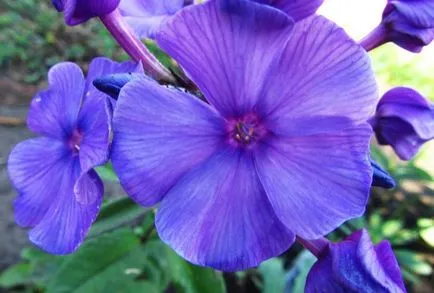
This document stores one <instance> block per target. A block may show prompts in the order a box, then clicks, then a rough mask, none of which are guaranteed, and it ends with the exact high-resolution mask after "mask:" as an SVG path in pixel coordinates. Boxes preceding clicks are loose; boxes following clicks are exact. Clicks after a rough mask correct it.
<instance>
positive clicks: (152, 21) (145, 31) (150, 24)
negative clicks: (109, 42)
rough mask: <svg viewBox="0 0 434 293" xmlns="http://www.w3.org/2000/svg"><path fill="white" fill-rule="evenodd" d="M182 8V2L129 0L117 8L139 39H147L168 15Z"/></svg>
mask: <svg viewBox="0 0 434 293" xmlns="http://www.w3.org/2000/svg"><path fill="white" fill-rule="evenodd" d="M183 7H184V0H150V1H149V0H129V1H121V3H120V5H119V8H120V10H121V13H122V15H123V16H124V17H125V19H126V20H127V22H128V23H129V24H130V25H131V27H132V28H133V29H134V31H135V32H136V34H137V35H138V36H139V37H142V38H147V37H150V36H152V35H153V34H154V33H155V32H157V31H158V29H159V27H160V25H161V24H162V23H163V21H164V20H166V19H167V17H169V16H170V15H173V14H175V13H176V12H177V11H178V10H180V9H182V8H183Z"/></svg>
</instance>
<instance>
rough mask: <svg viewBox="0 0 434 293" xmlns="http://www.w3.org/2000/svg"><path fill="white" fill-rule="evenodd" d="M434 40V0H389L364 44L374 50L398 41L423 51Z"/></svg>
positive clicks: (414, 50)
mask: <svg viewBox="0 0 434 293" xmlns="http://www.w3.org/2000/svg"><path fill="white" fill-rule="evenodd" d="M433 39H434V0H388V3H387V6H386V8H385V10H384V12H383V20H382V22H381V24H380V25H379V26H378V27H377V28H376V29H375V30H374V31H373V32H372V33H371V34H369V35H368V36H367V37H366V38H365V39H364V40H362V42H361V44H362V45H363V47H365V48H366V50H368V51H369V50H372V49H374V48H376V47H378V46H380V45H382V44H384V43H387V42H394V43H395V44H397V45H398V46H400V47H402V48H404V49H406V50H409V51H411V52H415V53H417V52H420V51H421V50H422V49H423V47H424V46H427V45H429V44H430V43H431V42H432V40H433Z"/></svg>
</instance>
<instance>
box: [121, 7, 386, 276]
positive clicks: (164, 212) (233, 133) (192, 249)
mask: <svg viewBox="0 0 434 293" xmlns="http://www.w3.org/2000/svg"><path fill="white" fill-rule="evenodd" d="M156 39H157V41H158V43H159V44H160V46H161V47H162V48H163V49H164V50H165V51H166V52H167V53H169V54H170V55H171V56H173V57H174V58H175V59H176V61H178V62H179V63H180V65H181V66H183V68H184V69H185V70H186V71H187V72H188V74H189V76H190V77H191V78H192V80H193V81H194V82H195V83H196V84H197V85H198V87H199V88H200V89H201V91H202V92H203V94H204V97H205V98H206V99H207V101H208V102H209V104H207V103H205V102H203V101H201V100H200V99H198V98H197V97H195V96H193V95H191V94H188V93H184V92H181V91H178V90H175V89H169V88H166V87H163V86H160V85H158V84H156V83H153V82H149V81H145V80H142V81H133V82H130V83H128V84H127V85H126V86H125V87H124V88H123V89H122V90H121V93H120V95H119V99H118V102H117V107H116V109H115V113H114V118H113V119H114V120H113V127H114V128H113V129H114V141H113V150H112V161H113V165H114V167H115V170H116V171H117V174H119V177H120V181H121V184H122V186H123V187H124V189H125V190H126V192H127V193H128V194H129V195H130V196H131V197H132V198H133V199H134V200H135V201H137V202H138V203H140V204H142V205H144V206H152V205H154V204H156V203H158V202H161V204H160V206H159V209H158V213H157V216H156V227H157V230H158V233H159V235H160V237H161V239H162V240H163V241H165V242H166V243H168V244H169V245H170V246H171V247H172V248H174V249H175V250H176V251H177V252H178V253H179V254H180V255H182V256H183V257H184V258H186V259H187V260H189V261H191V262H193V263H195V264H199V265H206V266H211V267H214V268H217V269H220V270H226V271H233V270H241V269H246V268H249V267H252V266H256V265H258V264H259V263H260V262H261V261H263V260H265V259H268V258H270V257H273V256H276V255H278V254H280V253H282V252H284V251H285V250H286V249H287V248H288V247H289V246H290V245H291V244H292V243H293V242H294V235H303V236H304V237H306V238H308V239H311V238H318V237H319V236H322V235H324V234H325V233H327V232H329V231H331V230H333V229H335V228H336V227H337V226H338V225H339V224H341V223H342V222H344V221H345V220H347V219H349V218H353V217H356V216H359V215H361V214H362V213H363V212H364V210H365V204H366V201H367V199H368V195H369V190H370V185H371V181H372V169H371V166H370V162H369V140H370V137H371V135H372V130H371V128H370V127H369V125H367V123H366V122H365V121H366V120H367V119H368V117H370V116H371V115H372V114H373V112H374V110H375V105H376V103H377V99H378V93H377V85H376V82H375V78H374V74H373V72H372V69H371V67H370V62H369V58H368V56H367V54H366V52H365V51H364V50H363V49H362V48H361V47H360V46H359V45H357V44H355V43H354V41H352V40H351V38H350V37H348V36H347V35H346V34H345V32H344V31H343V30H342V29H340V28H338V27H337V26H336V25H335V24H333V23H331V22H330V21H328V20H327V19H325V18H323V17H320V16H314V17H310V18H306V19H304V20H302V21H299V22H297V23H296V24H295V25H293V23H292V20H291V19H290V18H289V17H288V16H287V15H286V14H285V13H283V12H281V11H279V10H277V9H274V8H272V7H269V6H267V5H261V4H258V3H254V2H251V1H245V0H231V1H227V0H216V1H214V0H211V1H208V2H206V3H204V4H202V5H195V6H192V7H189V8H186V9H183V10H181V11H180V12H179V13H177V14H176V15H175V16H174V17H172V18H171V19H170V20H169V21H168V22H167V23H166V25H165V26H164V27H163V28H162V30H161V31H160V32H159V34H158V35H157V38H156ZM131 101H134V103H133V102H131Z"/></svg>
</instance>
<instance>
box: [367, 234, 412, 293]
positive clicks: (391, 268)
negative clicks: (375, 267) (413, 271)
mask: <svg viewBox="0 0 434 293" xmlns="http://www.w3.org/2000/svg"><path fill="white" fill-rule="evenodd" d="M374 249H375V253H376V255H377V258H378V262H379V263H380V265H381V267H382V268H383V269H384V272H385V273H386V274H387V276H388V278H390V279H391V280H392V281H393V282H394V283H395V284H396V285H398V286H399V288H400V289H401V290H402V292H407V290H406V288H405V284H404V281H403V279H402V274H401V269H400V268H399V264H398V261H397V260H396V257H395V255H394V254H393V250H392V246H391V245H390V242H389V241H381V242H380V243H378V244H377V245H376V246H375V248H374Z"/></svg>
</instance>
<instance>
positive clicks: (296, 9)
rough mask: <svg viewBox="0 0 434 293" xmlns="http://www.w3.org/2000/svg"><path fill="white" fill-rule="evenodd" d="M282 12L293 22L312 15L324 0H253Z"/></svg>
mask: <svg viewBox="0 0 434 293" xmlns="http://www.w3.org/2000/svg"><path fill="white" fill-rule="evenodd" d="M254 1H256V2H259V3H263V4H267V5H270V6H273V7H275V8H278V9H280V10H282V11H283V12H285V13H287V14H288V15H289V16H291V17H292V19H294V20H295V21H299V20H301V19H303V18H306V17H308V16H311V15H312V14H314V13H315V12H316V11H317V10H318V8H319V7H320V6H321V5H322V3H323V2H324V0H254Z"/></svg>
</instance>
